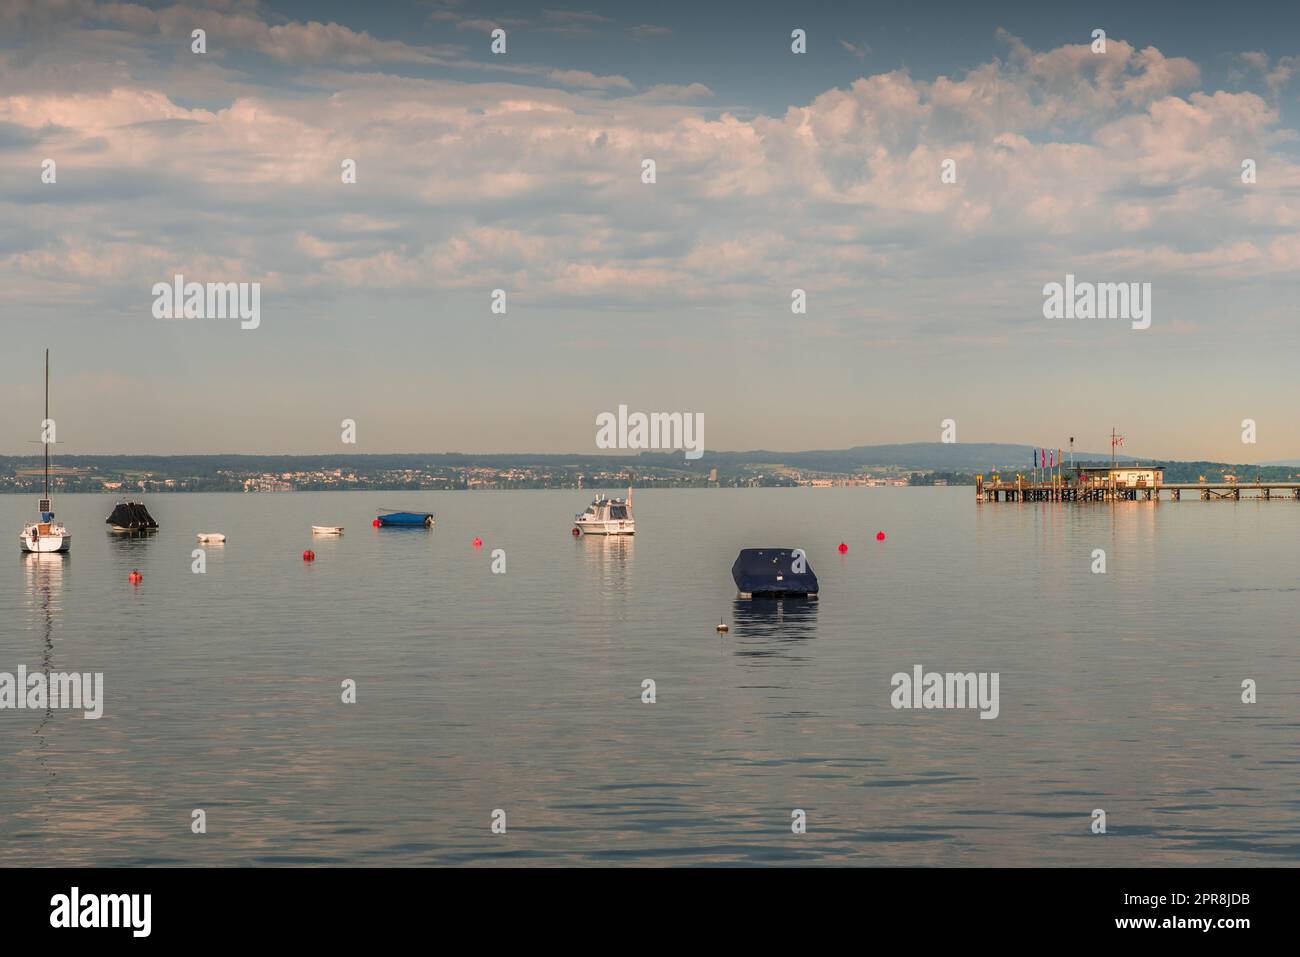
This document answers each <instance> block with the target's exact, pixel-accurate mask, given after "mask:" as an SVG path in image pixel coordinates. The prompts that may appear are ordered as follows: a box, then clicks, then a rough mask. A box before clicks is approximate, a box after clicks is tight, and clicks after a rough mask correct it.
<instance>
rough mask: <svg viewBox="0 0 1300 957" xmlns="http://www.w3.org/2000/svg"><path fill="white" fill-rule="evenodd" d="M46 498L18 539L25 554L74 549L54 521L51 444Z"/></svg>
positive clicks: (47, 352)
mask: <svg viewBox="0 0 1300 957" xmlns="http://www.w3.org/2000/svg"><path fill="white" fill-rule="evenodd" d="M49 420H50V350H49V349H46V350H45V421H46V422H47V423H48V422H49ZM44 444H45V497H44V498H42V499H41V504H40V508H39V512H40V518H39V519H38V520H37V521H35V522H31V523H29V524H27V525H26V526H24V528H23V533H22V535H20V536H19V537H18V542H19V545H20V546H21V547H22V550H23V551H24V552H38V553H43V552H66V551H67V550H68V549H70V548H71V547H72V535H71V534H69V532H68V530H67V529H66V528H64V526H63V523H62V522H56V521H55V520H54V510H53V509H52V508H51V507H50V443H49V442H48V441H46V442H45V443H44Z"/></svg>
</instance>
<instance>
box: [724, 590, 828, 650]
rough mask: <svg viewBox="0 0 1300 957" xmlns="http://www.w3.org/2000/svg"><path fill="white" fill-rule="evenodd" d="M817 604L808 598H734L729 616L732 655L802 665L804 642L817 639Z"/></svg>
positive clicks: (805, 648)
mask: <svg viewBox="0 0 1300 957" xmlns="http://www.w3.org/2000/svg"><path fill="white" fill-rule="evenodd" d="M819 604H820V603H819V602H818V601H815V600H810V599H807V598H737V599H736V600H735V601H734V602H733V603H732V613H731V615H732V625H731V627H732V631H731V640H732V641H733V642H734V644H735V649H734V650H735V654H736V655H738V656H740V657H745V658H784V659H788V660H792V661H802V660H803V658H804V657H805V655H804V652H805V651H806V650H807V647H808V646H807V642H808V641H811V640H812V639H814V638H816V637H817V609H818V606H819Z"/></svg>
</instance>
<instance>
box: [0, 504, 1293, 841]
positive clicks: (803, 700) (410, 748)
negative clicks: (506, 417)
mask: <svg viewBox="0 0 1300 957" xmlns="http://www.w3.org/2000/svg"><path fill="white" fill-rule="evenodd" d="M590 498H591V493H590V492H571V491H570V492H564V491H521V492H480V493H473V492H449V493H392V492H382V493H369V492H367V493H360V492H357V493H347V492H335V493H294V494H281V495H193V494H189V495H155V496H152V497H150V498H149V499H148V501H147V504H148V506H149V508H150V510H151V511H152V512H153V514H154V516H155V517H156V518H157V519H158V521H159V522H160V523H161V525H162V529H161V531H160V532H159V533H158V534H156V535H154V536H152V537H151V538H148V539H143V540H138V539H135V540H133V539H122V538H117V537H114V536H112V535H110V534H109V533H108V532H107V527H106V526H105V525H104V517H105V516H106V515H107V514H108V512H109V511H110V510H111V507H112V505H113V499H111V498H109V497H104V496H90V495H83V496H77V495H65V496H61V497H57V498H56V501H55V505H56V507H57V509H58V510H59V515H60V518H61V519H63V520H64V521H66V522H67V523H68V525H69V526H70V527H71V529H72V531H73V536H74V537H73V550H72V553H71V555H70V556H68V557H66V558H49V557H46V558H36V557H28V558H24V557H22V556H20V555H19V553H18V543H17V540H16V539H17V535H18V532H19V530H20V529H21V526H22V524H23V522H24V521H25V520H27V519H28V518H29V514H30V513H31V512H32V511H33V510H34V508H35V506H36V500H35V498H34V497H31V496H25V495H24V496H14V495H9V496H0V530H3V531H4V534H5V535H6V536H7V540H8V542H9V545H8V546H3V545H0V558H4V549H5V548H6V547H7V548H8V549H9V551H10V554H9V555H8V558H7V564H8V570H7V571H4V572H3V573H0V580H2V581H3V586H2V587H0V671H7V672H11V673H12V672H14V671H16V669H17V667H18V665H20V664H21V665H26V666H27V667H28V668H29V669H33V670H35V669H42V668H45V667H49V668H51V669H52V670H54V671H91V672H94V671H102V672H104V673H105V696H106V699H107V700H106V704H105V714H104V717H103V718H102V719H100V720H99V721H87V720H84V719H83V718H82V717H81V714H80V712H71V711H54V712H51V713H46V712H40V711H37V712H33V711H27V710H22V711H16V710H6V711H0V780H2V781H3V783H4V786H3V788H0V864H3V865H10V866H13V865H47V864H48V865H52V864H66V865H82V864H105V865H114V864H146V865H147V864H171V865H177V864H181V865H184V864H213V865H255V864H256V865H268V864H270V865H274V864H354V865H379V864H387V865H425V864H485V863H486V864H491V863H514V864H518V863H535V864H622V863H635V864H777V863H824V864H859V865H968V866H969V865H1053V866H1063V865H1072V864H1079V865H1101V866H1108V865H1133V864H1138V865H1141V864H1151V865H1192V864H1199V865H1213V864H1224V865H1264V864H1269V865H1271V864H1287V865H1293V864H1296V863H1297V862H1300V813H1298V812H1300V789H1298V787H1297V786H1298V785H1300V711H1298V710H1297V704H1300V695H1298V692H1300V664H1298V658H1297V654H1296V651H1297V624H1296V623H1297V620H1300V577H1298V576H1297V562H1296V553H1297V550H1298V549H1300V505H1297V504H1296V503H1295V502H1291V501H1289V500H1287V501H1273V502H1269V503H1263V502H1259V503H1257V502H1245V501H1243V502H1240V503H1226V502H1222V503H1221V502H1215V503H1204V502H1200V501H1184V502H1180V503H1170V502H1163V503H1159V504H1153V503H1146V502H1140V503H1138V502H1134V503H1123V504H1119V505H1116V506H1114V507H1110V506H1100V505H1059V504H1057V505H1049V504H1024V505H1020V506H1016V505H1001V504H1000V505H980V506H977V505H976V504H975V502H974V501H973V498H974V495H973V492H972V491H971V490H969V489H943V488H936V489H827V490H777V489H773V490H760V489H753V490H749V489H746V490H667V491H642V492H637V493H636V501H635V509H636V517H637V526H638V529H639V534H638V535H637V536H636V538H635V540H600V539H592V538H587V539H581V540H574V539H572V538H571V537H570V535H569V528H570V520H571V518H572V516H573V514H574V513H575V512H578V511H580V510H581V509H582V508H583V507H584V506H585V505H586V504H587V503H588V501H590ZM379 505H385V506H390V507H410V508H420V509H427V510H430V511H435V512H437V515H438V525H437V527H436V529H434V530H433V531H431V532H424V531H399V530H383V531H380V530H376V529H373V528H372V527H370V521H371V519H372V518H373V517H374V515H375V508H376V506H379ZM313 524H339V525H345V526H346V527H347V532H346V534H345V536H344V537H343V538H341V539H338V540H329V539H317V540H316V541H314V542H313V541H312V538H311V535H310V533H309V527H310V526H311V525H313ZM878 529H879V530H884V531H885V532H886V533H887V536H888V537H887V539H886V541H885V542H883V543H878V542H877V541H875V533H876V531H877V530H878ZM200 531H222V532H225V533H226V534H227V536H228V542H227V544H226V545H225V546H224V547H223V546H209V547H208V548H207V572H206V574H203V575H197V574H194V573H192V572H191V562H192V558H191V551H192V550H193V549H194V548H195V547H197V546H196V543H195V539H194V535H195V533H196V532H200ZM476 535H477V536H479V537H481V538H482V539H483V548H482V549H481V550H477V551H476V550H475V549H474V548H473V547H472V546H471V541H472V539H473V538H474V537H475V536H476ZM840 541H845V542H847V543H848V544H849V546H850V549H849V552H848V554H847V555H844V556H841V555H839V554H838V553H837V552H836V546H837V545H838V544H839V542H840ZM761 545H772V546H802V547H803V548H805V549H806V550H807V552H808V555H809V558H810V560H811V562H812V565H813V567H814V570H815V571H816V573H817V575H818V577H819V578H820V580H821V588H822V599H821V601H820V602H818V603H812V604H808V603H800V602H787V603H785V604H784V605H772V604H758V605H755V604H753V603H739V602H736V601H735V587H734V585H733V584H732V581H731V576H730V568H731V563H732V561H733V560H734V558H735V555H736V552H737V550H738V549H739V548H741V547H744V546H761ZM307 547H312V548H314V549H315V551H316V554H317V560H316V562H315V563H314V564H311V565H308V564H305V563H304V562H303V561H302V560H301V553H302V551H303V549H304V548H307ZM497 548H501V549H504V550H505V552H506V561H507V571H506V574H504V575H495V574H492V573H491V567H490V566H491V562H492V555H491V553H492V550H493V549H497ZM1095 548H1102V549H1105V551H1106V557H1107V566H1108V571H1107V573H1106V574H1104V575H1094V574H1092V573H1091V571H1090V566H1091V564H1092V552H1093V549H1095ZM5 564H6V561H0V569H3V566H4V565H5ZM133 568H139V569H140V571H141V572H142V573H143V575H144V582H143V584H142V585H140V586H138V587H133V586H132V585H130V584H129V583H128V582H127V575H128V573H129V572H130V571H131V569H133ZM719 619H725V620H726V621H727V622H729V623H730V624H731V631H730V634H729V635H727V636H725V637H721V638H720V637H719V636H718V635H717V634H716V633H715V631H714V626H715V625H716V624H717V623H718V621H719ZM916 664H921V665H923V666H924V667H925V669H926V670H927V671H928V670H935V671H959V670H960V671H990V672H992V671H996V672H999V673H1000V675H1001V685H1000V691H1001V694H1000V699H1001V700H1000V710H1001V713H1000V715H999V717H998V718H997V719H996V720H992V721H990V720H980V719H979V718H978V714H977V712H975V711H971V710H964V711H956V710H949V711H896V710H894V709H893V708H892V707H891V705H890V692H891V687H890V677H891V675H892V674H894V673H895V672H898V671H908V672H910V671H911V669H912V666H913V665H916ZM347 678H351V679H353V680H355V681H356V682H357V688H358V692H357V694H358V701H357V703H356V704H355V705H345V704H343V703H342V702H341V700H340V693H341V692H340V683H341V682H342V681H343V680H344V679H347ZM645 678H652V679H654V681H655V682H656V684H657V697H658V701H657V703H655V704H643V703H642V702H641V682H642V680H643V679H645ZM1245 678H1253V679H1255V680H1256V681H1257V682H1258V685H1259V700H1258V703H1256V704H1254V705H1246V704H1243V703H1242V702H1241V682H1242V680H1243V679H1245ZM194 808H203V809H205V810H206V812H207V821H208V832H207V833H206V834H202V835H195V834H192V833H191V832H190V820H191V817H190V815H191V811H192V810H193V809H194ZM495 808H501V809H504V810H505V811H506V814H507V823H508V833H507V834H505V835H494V834H492V833H491V831H490V828H489V825H490V823H491V815H492V812H493V809H495ZM794 808H802V809H804V810H805V811H806V812H807V815H808V832H807V833H806V834H804V835H794V834H792V833H791V829H790V814H791V810H792V809H794ZM1094 808H1104V809H1105V810H1106V813H1107V825H1108V833H1107V834H1105V835H1093V834H1092V833H1091V832H1090V827H1089V825H1090V823H1091V818H1090V814H1091V811H1092V810H1093V809H1094Z"/></svg>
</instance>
